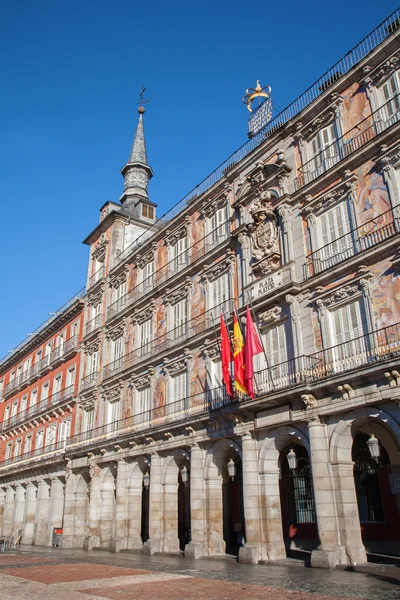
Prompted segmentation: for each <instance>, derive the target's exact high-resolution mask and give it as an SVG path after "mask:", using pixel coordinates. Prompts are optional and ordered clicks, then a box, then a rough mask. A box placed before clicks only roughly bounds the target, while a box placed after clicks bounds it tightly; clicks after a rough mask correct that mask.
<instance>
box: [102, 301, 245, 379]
mask: <svg viewBox="0 0 400 600" xmlns="http://www.w3.org/2000/svg"><path fill="white" fill-rule="evenodd" d="M233 309H234V300H233V299H231V298H229V299H227V300H226V301H225V302H223V303H221V304H219V305H218V306H216V307H215V308H211V309H209V310H207V311H205V312H203V313H200V314H199V315H197V316H196V317H192V318H191V319H190V320H188V321H187V322H186V323H181V324H180V325H178V326H177V327H174V329H171V330H170V331H167V332H166V333H164V334H163V335H160V336H157V337H156V338H154V339H153V340H148V341H147V342H146V343H144V344H142V345H141V346H140V347H139V348H137V349H135V350H133V351H132V352H129V354H126V355H125V356H121V357H120V358H118V359H117V360H114V361H113V362H111V363H109V364H108V365H105V367H104V371H103V376H104V379H108V378H109V377H113V376H114V375H116V374H117V373H121V372H122V371H125V370H126V369H129V368H131V367H133V366H136V365H138V364H140V363H141V362H142V361H144V360H147V359H149V358H150V357H153V356H155V355H156V354H158V353H160V352H165V351H166V350H169V349H170V348H172V347H174V346H176V345H179V344H182V343H183V342H186V341H187V340H188V339H190V338H192V337H195V336H197V335H199V334H201V333H204V332H205V331H207V330H209V329H213V327H216V328H217V329H218V328H219V317H220V314H221V312H223V313H225V314H227V315H231V314H232V313H233Z"/></svg>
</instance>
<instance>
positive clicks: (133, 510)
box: [127, 456, 150, 550]
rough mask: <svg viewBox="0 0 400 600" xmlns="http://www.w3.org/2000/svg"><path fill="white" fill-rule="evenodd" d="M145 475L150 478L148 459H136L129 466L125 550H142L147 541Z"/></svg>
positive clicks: (147, 494) (147, 499)
mask: <svg viewBox="0 0 400 600" xmlns="http://www.w3.org/2000/svg"><path fill="white" fill-rule="evenodd" d="M145 475H149V476H150V459H149V457H147V456H143V457H140V458H137V459H135V460H134V461H133V462H132V463H130V464H129V471H128V540H127V548H128V549H130V550H133V549H140V548H142V544H144V542H146V541H147V540H148V539H149V487H148V483H147V477H146V480H145V479H144V476H145ZM145 484H146V485H145Z"/></svg>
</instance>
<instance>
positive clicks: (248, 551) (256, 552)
mask: <svg viewBox="0 0 400 600" xmlns="http://www.w3.org/2000/svg"><path fill="white" fill-rule="evenodd" d="M262 559H263V556H262V549H261V546H260V544H245V545H244V546H242V547H241V548H240V549H239V562H240V563H244V564H249V565H256V564H257V563H259V562H260V560H262Z"/></svg>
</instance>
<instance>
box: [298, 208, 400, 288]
mask: <svg viewBox="0 0 400 600" xmlns="http://www.w3.org/2000/svg"><path fill="white" fill-rule="evenodd" d="M399 226H400V223H399V220H398V219H397V218H394V217H393V212H392V211H391V210H388V211H386V212H384V213H382V214H381V215H378V216H376V217H374V218H373V219H371V220H370V221H367V223H365V224H364V225H361V226H360V227H357V229H353V230H352V231H349V232H348V233H346V234H345V235H342V236H341V237H340V238H337V239H336V240H334V241H333V242H330V243H329V244H326V245H325V246H323V247H322V248H319V249H318V250H316V251H315V252H312V253H311V254H309V256H307V257H306V264H305V278H306V279H310V278H311V277H314V276H315V275H319V274H320V273H322V272H324V271H326V270H328V269H332V268H333V267H335V266H336V265H338V264H340V263H342V262H344V261H346V260H348V259H349V258H351V257H353V256H356V255H357V254H360V253H361V252H365V251H366V250H369V249H370V248H373V247H374V246H377V245H379V244H381V243H382V242H385V241H386V240H389V239H390V238H392V237H393V236H395V235H397V234H398V233H399V232H400V229H399Z"/></svg>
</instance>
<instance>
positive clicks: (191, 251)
mask: <svg viewBox="0 0 400 600" xmlns="http://www.w3.org/2000/svg"><path fill="white" fill-rule="evenodd" d="M228 237H229V221H226V222H225V223H222V224H221V225H220V226H219V227H217V228H216V229H215V230H214V231H212V232H210V233H209V234H207V235H206V236H204V237H203V238H201V239H200V240H199V241H198V242H196V243H195V244H193V245H192V246H190V247H189V248H187V249H186V250H185V251H184V252H182V253H181V254H179V255H178V256H176V257H174V258H173V259H172V260H170V261H169V262H167V263H166V264H165V265H163V266H162V267H161V268H160V269H158V270H157V271H155V272H154V273H152V275H151V276H150V277H148V278H147V279H145V280H144V281H142V282H141V283H139V284H138V285H136V286H135V287H134V288H133V289H132V290H130V291H129V292H128V293H127V294H125V295H124V296H122V297H121V298H118V300H116V301H115V302H113V303H112V304H110V306H109V307H108V309H107V319H111V318H113V317H115V316H116V315H117V314H119V313H121V312H122V311H123V310H125V308H128V306H131V305H132V304H133V303H134V302H136V301H137V300H139V298H143V297H144V296H146V295H147V294H148V293H150V292H151V291H153V290H154V288H155V287H157V286H159V285H161V284H162V283H165V282H166V281H167V280H168V279H170V278H171V277H173V276H174V275H176V274H177V273H179V272H181V271H182V270H183V269H185V268H186V267H187V266H189V265H192V264H193V263H194V262H196V261H197V260H198V259H199V258H202V257H203V256H204V255H205V254H207V253H208V252H210V251H211V250H213V249H214V248H217V247H218V246H219V245H220V244H222V243H223V242H225V241H226V240H227V239H228Z"/></svg>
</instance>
